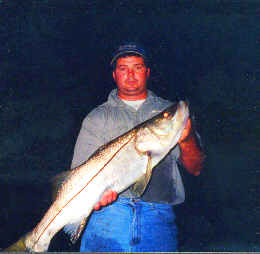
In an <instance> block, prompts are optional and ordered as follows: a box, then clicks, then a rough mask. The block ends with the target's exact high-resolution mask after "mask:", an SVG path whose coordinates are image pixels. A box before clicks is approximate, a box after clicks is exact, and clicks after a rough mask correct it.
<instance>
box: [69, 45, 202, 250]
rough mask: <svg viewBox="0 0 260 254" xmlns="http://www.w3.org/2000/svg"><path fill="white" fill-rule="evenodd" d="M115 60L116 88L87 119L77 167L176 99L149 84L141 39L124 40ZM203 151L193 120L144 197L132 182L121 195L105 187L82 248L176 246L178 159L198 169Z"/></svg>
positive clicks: (195, 171)
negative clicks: (133, 189) (159, 93)
mask: <svg viewBox="0 0 260 254" xmlns="http://www.w3.org/2000/svg"><path fill="white" fill-rule="evenodd" d="M111 66H112V67H113V72H112V75H113V79H114V81H115V83H116V86H117V89H114V90H112V91H111V93H110V94H109V97H108V100H107V102H105V103H103V104H102V105H100V106H98V107H97V108H95V109H94V110H93V111H92V112H90V113H89V114H88V116H87V117H86V118H85V119H84V121H83V124H82V128H81V130H80V133H79V136H78V139H77V142H76V145H75V150H74V156H73V160H72V168H74V167H76V166H78V165H80V164H81V163H83V162H84V161H86V159H87V158H88V157H89V156H90V155H91V154H92V153H93V152H94V151H95V150H96V149H97V148H98V147H100V146H101V145H103V144H105V143H107V142H108V141H110V140H112V139H113V138H115V137H117V136H119V135H121V134H123V133H125V132H126V131H128V130H130V129H131V128H133V127H134V126H136V125H137V124H139V123H141V122H143V121H145V120H147V119H149V118H151V117H152V116H154V115H156V114H158V112H160V111H162V110H163V109H165V108H166V107H167V106H169V105H170V104H172V103H171V102H169V101H167V100H164V99H162V98H159V97H158V96H156V95H155V94H154V93H153V92H151V91H150V90H148V89H147V81H148V79H149V76H150V68H149V66H148V59H147V54H146V52H145V50H144V49H143V48H141V47H140V46H138V45H137V44H135V43H126V44H123V45H121V46H120V47H119V48H118V49H117V50H116V51H115V53H114V54H113V58H112V61H111ZM203 157H204V156H203V153H202V152H201V151H200V148H199V146H198V145H197V143H196V139H195V135H194V133H193V131H192V129H191V122H190V120H188V123H187V126H186V128H185V130H184V131H183V134H182V137H181V138H180V140H179V145H177V146H176V147H175V148H174V149H173V150H172V151H171V152H170V153H169V155H167V156H166V158H165V159H164V160H163V161H162V162H161V163H160V164H159V165H158V166H157V168H156V170H154V171H153V175H152V178H151V181H150V183H149V185H148V187H147V189H146V191H145V192H144V194H143V195H142V197H136V196H135V195H134V194H133V193H132V192H131V188H129V189H127V190H126V191H124V192H123V193H121V194H120V195H119V197H118V198H117V196H118V194H117V193H115V192H114V191H113V190H107V191H106V192H105V193H104V195H103V197H102V198H101V200H100V202H99V203H98V204H97V205H96V206H95V208H94V209H95V210H96V211H94V213H93V214H92V215H91V217H90V219H89V222H88V224H87V227H86V230H85V232H84V234H83V236H82V240H81V247H80V251H83V252H85V251H91V252H92V251H93V252H98V251H107V252H111V251H118V252H130V251H133V252H134V251H141V252H142V251H167V252H168V251H176V250H177V228H176V224H175V215H174V211H173V209H172V206H173V205H176V204H179V203H182V202H183V201H184V198H185V194H184V188H183V183H182V180H181V176H180V173H179V170H178V166H177V160H179V161H181V162H182V164H183V166H184V167H185V168H186V169H187V170H188V171H189V172H190V173H192V174H194V175H199V173H200V170H201V168H202V162H203ZM126 167H127V165H126ZM115 200H116V201H115ZM113 201H114V202H113ZM86 202H87V200H86ZM110 203H111V204H110ZM107 204H110V205H108V206H106V205H107ZM101 206H103V207H102V209H100V207H101ZM104 206H105V207H104ZM99 209H100V210H99Z"/></svg>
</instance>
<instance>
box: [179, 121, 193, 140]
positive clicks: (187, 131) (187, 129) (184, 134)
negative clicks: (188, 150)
mask: <svg viewBox="0 0 260 254" xmlns="http://www.w3.org/2000/svg"><path fill="white" fill-rule="evenodd" d="M190 133H191V120H190V118H189V119H188V120H187V123H186V126H185V128H184V130H183V132H182V135H181V137H180V139H179V141H178V143H181V142H182V141H184V140H185V139H186V138H187V137H188V136H189V135H190Z"/></svg>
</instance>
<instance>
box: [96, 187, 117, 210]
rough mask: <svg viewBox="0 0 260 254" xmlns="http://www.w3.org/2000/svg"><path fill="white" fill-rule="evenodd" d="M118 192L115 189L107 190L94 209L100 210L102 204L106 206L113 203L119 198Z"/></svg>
mask: <svg viewBox="0 0 260 254" xmlns="http://www.w3.org/2000/svg"><path fill="white" fill-rule="evenodd" d="M117 196H118V194H117V192H115V191H113V190H106V191H105V192H104V194H103V196H102V197H101V199H100V201H99V202H98V203H97V204H96V205H95V206H94V210H99V209H100V207H101V206H106V205H109V204H111V203H112V202H114V201H115V200H116V199H117Z"/></svg>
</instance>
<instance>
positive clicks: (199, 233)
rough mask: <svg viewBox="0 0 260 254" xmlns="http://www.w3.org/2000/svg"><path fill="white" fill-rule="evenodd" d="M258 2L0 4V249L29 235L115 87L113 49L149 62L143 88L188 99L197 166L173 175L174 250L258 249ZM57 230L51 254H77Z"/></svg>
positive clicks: (39, 0)
mask: <svg viewBox="0 0 260 254" xmlns="http://www.w3.org/2000/svg"><path fill="white" fill-rule="evenodd" d="M259 14H260V1H258V0H255V1H253V0H247V1H246V0H245V1H242V0H241V1H235V0H226V1H224V0H211V1H188V0H158V1H156V0H155V1H153V3H152V2H151V0H150V1H137V0H132V1H126V0H122V1H114V0H110V1H101V0H89V1H87V0H63V1H62V0H51V1H48V0H26V1H18V0H17V1H14V0H13V1H12V0H11V1H8V0H0V59H1V60H0V95H1V96H0V140H1V145H0V189H1V194H0V201H1V206H0V235H1V237H0V247H1V248H5V247H7V246H8V245H10V244H11V243H13V242H14V241H15V240H17V239H18V238H19V237H20V236H21V235H23V234H24V233H26V232H28V231H30V230H31V229H32V228H33V227H34V226H35V225H36V223H37V222H38V221H39V220H40V218H41V216H42V215H43V214H44V212H45V211H46V209H47V208H48V206H49V204H50V202H51V185H50V178H51V177H52V176H55V175H56V174H58V173H59V172H61V171H63V170H65V169H68V168H69V167H70V162H71V159H72V153H73V147H74V144H75V141H76V137H77V135H78V131H79V129H80V126H81V122H82V120H83V118H84V117H85V115H86V114H87V113H88V112H89V111H90V110H91V109H93V108H94V107H95V106H97V105H98V104H101V103H102V102H104V101H105V100H106V98H107V95H108V93H109V91H110V90H111V89H112V88H113V87H114V84H113V82H112V78H111V69H110V67H109V62H110V60H111V53H112V52H113V48H114V47H115V46H117V45H118V43H120V42H121V41H135V40H138V41H139V42H141V43H142V44H144V45H145V46H146V47H147V50H148V51H149V52H150V55H151V59H152V66H151V67H152V73H151V79H150V83H149V86H150V88H151V89H152V90H153V91H154V92H155V93H157V94H158V95H160V96H162V97H164V98H166V99H169V100H175V99H176V98H177V99H179V98H187V99H188V100H189V101H190V104H191V108H192V111H193V112H194V114H195V116H196V125H197V129H198V130H199V132H200V134H201V137H202V141H203V143H204V149H205V152H206V154H207V159H206V163H205V168H204V171H203V172H202V174H201V175H200V176H199V177H193V176H191V175H189V174H188V173H186V172H185V171H184V170H182V176H183V180H184V184H185V189H186V202H185V203H184V204H183V205H180V206H178V207H176V212H177V216H178V217H177V218H178V224H179V229H180V234H179V242H180V248H179V249H180V251H260V202H259V191H260V185H259V180H260V173H259V172H260V171H259V169H260V163H259V155H260V149H259V140H260V129H259V121H258V120H259V95H260V93H259V63H260V61H259V53H260V51H259V43H260V37H259V35H260V34H259V32H260V29H259V28H260V19H259ZM78 248H79V241H78V243H77V244H76V245H73V246H71V245H69V244H68V240H67V239H66V237H65V235H64V234H63V233H62V232H60V233H58V234H57V235H56V237H55V238H54V240H53V241H52V243H51V246H50V251H68V250H70V251H77V250H78Z"/></svg>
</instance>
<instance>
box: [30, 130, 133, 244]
mask: <svg viewBox="0 0 260 254" xmlns="http://www.w3.org/2000/svg"><path fill="white" fill-rule="evenodd" d="M134 138H135V136H134V135H133V136H132V137H130V138H129V140H128V141H127V142H126V143H125V144H123V145H122V146H121V147H120V148H119V149H118V150H117V151H116V152H115V153H114V155H113V156H111V158H110V159H109V160H108V161H107V162H106V163H105V165H104V166H103V167H102V168H101V169H100V170H99V171H98V172H97V173H96V174H95V175H94V176H93V177H92V178H91V179H90V180H89V181H88V182H87V183H86V185H85V186H84V187H83V188H82V189H81V190H79V191H78V192H77V193H76V194H75V195H74V196H73V197H71V198H70V199H69V200H68V201H67V202H66V203H65V204H64V205H63V206H62V208H61V209H60V210H59V211H58V212H57V213H56V215H55V216H54V217H53V218H52V219H51V221H50V222H49V223H48V224H47V226H46V227H45V228H44V229H43V231H42V233H41V234H40V235H39V237H38V238H37V240H36V241H35V243H34V245H33V247H34V246H35V244H36V243H37V242H38V241H39V240H40V238H41V237H42V235H43V234H44V232H45V231H46V230H47V228H48V227H49V226H50V224H51V223H52V222H53V221H54V220H55V219H56V218H57V216H58V215H59V214H60V213H61V211H62V210H63V209H64V208H65V207H66V206H67V205H68V204H69V203H70V202H71V201H72V200H73V199H75V197H76V196H78V195H79V194H80V193H81V192H82V191H83V190H84V189H85V188H86V187H87V186H88V185H89V184H90V183H91V182H92V181H93V180H94V179H95V178H96V177H97V175H98V174H99V173H100V172H101V171H102V170H103V169H104V168H105V167H106V166H107V165H108V164H109V163H110V161H111V160H113V158H114V157H115V156H116V155H117V154H118V153H119V152H120V151H121V150H122V149H123V148H124V147H125V146H126V145H127V144H129V143H130V141H132V139H134Z"/></svg>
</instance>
